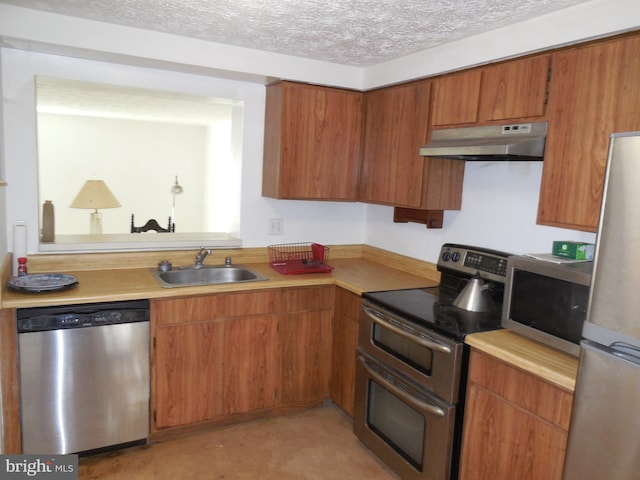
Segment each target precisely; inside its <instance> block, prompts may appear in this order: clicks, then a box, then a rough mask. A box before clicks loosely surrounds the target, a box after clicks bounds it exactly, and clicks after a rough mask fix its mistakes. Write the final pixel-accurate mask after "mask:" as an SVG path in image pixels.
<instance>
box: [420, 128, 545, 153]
mask: <svg viewBox="0 0 640 480" xmlns="http://www.w3.org/2000/svg"><path fill="white" fill-rule="evenodd" d="M547 125H548V123H547V122H535V123H519V124H511V125H491V126H486V127H464V128H452V129H447V130H433V132H432V133H431V141H430V142H429V143H428V144H427V145H425V146H424V147H421V148H420V155H421V156H423V157H440V158H452V159H456V160H472V161H481V160H510V161H514V160H515V161H523V160H537V161H540V160H542V159H543V155H544V144H545V140H546V136H547Z"/></svg>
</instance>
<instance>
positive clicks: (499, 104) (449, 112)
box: [431, 55, 550, 127]
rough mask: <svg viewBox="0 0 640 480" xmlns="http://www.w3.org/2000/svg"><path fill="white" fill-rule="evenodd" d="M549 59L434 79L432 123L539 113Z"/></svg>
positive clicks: (517, 117)
mask: <svg viewBox="0 0 640 480" xmlns="http://www.w3.org/2000/svg"><path fill="white" fill-rule="evenodd" d="M549 61H550V56H549V55H538V56H535V57H528V58H522V59H517V60H510V61H508V62H501V63H497V64H495V65H489V66H487V67H482V68H475V69H471V70H467V71H463V72H458V73H452V74H449V75H444V76H442V77H438V78H436V79H434V81H433V84H434V92H433V111H432V114H431V124H432V126H434V127H439V126H446V125H460V124H475V123H483V122H491V121H497V120H525V119H528V118H532V117H540V116H543V115H544V114H545V101H546V96H547V84H548V78H549Z"/></svg>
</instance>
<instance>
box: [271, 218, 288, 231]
mask: <svg viewBox="0 0 640 480" xmlns="http://www.w3.org/2000/svg"><path fill="white" fill-rule="evenodd" d="M283 233H284V219H282V218H270V219H269V235H282V234H283Z"/></svg>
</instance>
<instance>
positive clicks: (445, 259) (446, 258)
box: [442, 252, 451, 262]
mask: <svg viewBox="0 0 640 480" xmlns="http://www.w3.org/2000/svg"><path fill="white" fill-rule="evenodd" d="M450 257H451V254H450V253H449V252H444V253H443V254H442V261H443V262H448V261H449V258H450Z"/></svg>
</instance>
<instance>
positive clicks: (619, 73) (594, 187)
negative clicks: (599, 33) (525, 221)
mask: <svg viewBox="0 0 640 480" xmlns="http://www.w3.org/2000/svg"><path fill="white" fill-rule="evenodd" d="M638 52H640V35H635V36H631V37H623V38H618V39H614V40H609V41H605V42H597V43H593V44H589V45H586V46H580V47H576V48H573V49H569V50H563V51H559V52H557V53H554V54H553V58H552V63H553V74H552V79H551V85H550V91H549V105H548V107H547V108H548V118H549V131H548V134H547V146H546V150H545V158H544V166H543V173H542V183H541V187H540V201H539V205H538V223H540V224H543V225H552V226H557V227H564V228H571V229H577V230H584V231H591V232H595V231H596V230H597V226H598V220H599V214H600V205H601V201H602V193H603V187H604V176H605V170H606V162H607V154H608V145H609V135H610V134H611V133H613V132H616V131H631V130H640V89H638V85H640V55H638Z"/></svg>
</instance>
